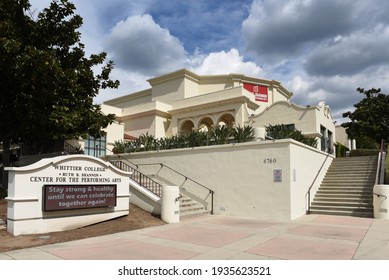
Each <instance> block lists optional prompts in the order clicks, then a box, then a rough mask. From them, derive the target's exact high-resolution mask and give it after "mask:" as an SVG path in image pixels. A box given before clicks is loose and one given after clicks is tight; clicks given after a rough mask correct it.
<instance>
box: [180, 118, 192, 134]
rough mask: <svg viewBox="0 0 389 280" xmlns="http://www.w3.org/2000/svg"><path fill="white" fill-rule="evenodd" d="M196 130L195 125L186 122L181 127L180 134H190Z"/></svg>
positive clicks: (188, 121) (189, 121)
mask: <svg viewBox="0 0 389 280" xmlns="http://www.w3.org/2000/svg"><path fill="white" fill-rule="evenodd" d="M193 128H194V124H193V122H192V121H191V120H186V121H184V122H183V123H182V124H181V126H180V133H183V134H186V133H190V132H191V131H192V130H193Z"/></svg>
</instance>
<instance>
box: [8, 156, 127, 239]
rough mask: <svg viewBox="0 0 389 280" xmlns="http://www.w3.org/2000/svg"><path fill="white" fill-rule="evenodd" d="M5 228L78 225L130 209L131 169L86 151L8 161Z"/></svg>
mask: <svg viewBox="0 0 389 280" xmlns="http://www.w3.org/2000/svg"><path fill="white" fill-rule="evenodd" d="M6 170H8V171H9V184H8V197H6V200H7V201H8V208H7V230H8V232H9V233H11V234H12V235H21V234H36V233H47V232H53V231H63V230H69V229H75V228H79V227H83V226H86V225H90V224H94V223H98V222H102V221H105V220H109V219H113V218H117V217H120V216H125V215H128V214H129V196H130V193H129V181H130V180H129V175H130V173H128V172H124V171H122V170H120V169H117V168H116V167H114V166H113V165H111V164H110V163H107V162H105V161H103V160H101V159H98V158H95V157H91V156H85V155H69V156H59V157H55V158H48V159H42V160H40V161H39V162H37V163H34V164H32V165H29V166H24V167H8V168H6Z"/></svg>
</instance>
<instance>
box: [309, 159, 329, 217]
mask: <svg viewBox="0 0 389 280" xmlns="http://www.w3.org/2000/svg"><path fill="white" fill-rule="evenodd" d="M329 156H330V153H327V156H326V158H325V159H324V161H323V163H322V164H321V166H320V168H319V170H318V171H317V174H316V176H315V178H314V179H313V181H312V184H311V186H310V187H309V188H308V192H307V195H308V209H307V214H309V213H310V211H311V189H312V187H313V185H314V184H315V182H316V180H317V177H319V174H320V173H321V170H322V169H323V167H324V164H325V163H326V161H327V159H328V157H329Z"/></svg>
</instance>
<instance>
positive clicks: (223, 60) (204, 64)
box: [192, 49, 262, 76]
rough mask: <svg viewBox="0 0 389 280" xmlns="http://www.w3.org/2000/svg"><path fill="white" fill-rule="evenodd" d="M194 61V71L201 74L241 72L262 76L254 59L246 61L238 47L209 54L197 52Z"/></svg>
mask: <svg viewBox="0 0 389 280" xmlns="http://www.w3.org/2000/svg"><path fill="white" fill-rule="evenodd" d="M192 61H195V64H197V65H194V67H193V68H192V70H193V71H195V72H197V73H199V74H207V75H212V74H226V73H240V74H246V75H249V76H260V75H261V72H262V71H261V68H260V67H259V66H258V65H256V64H255V63H254V62H252V61H244V58H243V56H241V55H240V54H239V51H238V50H237V49H231V50H229V51H228V52H225V51H221V52H215V53H210V54H208V55H207V56H204V55H201V54H197V55H196V56H195V57H194V58H192Z"/></svg>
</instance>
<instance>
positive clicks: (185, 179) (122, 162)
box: [110, 156, 215, 214]
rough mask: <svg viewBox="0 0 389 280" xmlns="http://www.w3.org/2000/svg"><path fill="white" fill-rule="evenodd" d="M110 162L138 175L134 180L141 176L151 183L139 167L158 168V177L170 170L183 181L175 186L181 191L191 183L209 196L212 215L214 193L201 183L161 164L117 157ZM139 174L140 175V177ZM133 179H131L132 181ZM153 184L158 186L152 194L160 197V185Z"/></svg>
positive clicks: (156, 173)
mask: <svg viewBox="0 0 389 280" xmlns="http://www.w3.org/2000/svg"><path fill="white" fill-rule="evenodd" d="M110 162H111V163H112V164H113V165H115V166H116V167H118V168H119V169H122V168H128V169H122V170H125V171H130V172H133V174H139V175H135V176H134V178H136V177H137V176H138V178H140V177H142V178H143V176H144V177H145V178H143V179H142V180H147V179H146V178H148V179H149V180H150V181H151V182H155V181H154V180H152V179H151V178H149V177H148V176H147V175H145V174H144V173H142V172H140V171H139V170H138V169H139V168H140V167H142V166H143V167H146V166H159V169H158V171H157V172H155V175H158V174H159V173H160V172H161V170H162V169H163V168H165V169H167V170H170V171H171V172H173V173H174V174H176V175H178V176H180V177H181V178H182V179H183V180H182V182H181V183H180V184H177V185H178V186H179V188H180V189H181V190H183V189H184V188H185V186H186V184H187V183H188V182H191V183H193V184H194V185H196V186H198V187H200V188H201V189H203V190H205V191H206V192H207V194H208V195H210V196H211V201H210V206H211V207H210V208H211V209H210V210H211V214H213V213H214V206H213V205H214V194H215V192H214V191H213V190H211V189H210V188H208V187H206V186H204V185H203V184H201V183H199V182H197V181H195V180H193V179H191V178H189V177H187V176H185V175H184V174H182V173H180V172H178V171H176V170H174V169H173V168H171V167H169V166H167V165H165V164H163V163H144V164H136V163H133V162H131V161H130V160H128V159H125V158H122V157H120V156H119V159H118V160H112V161H110ZM126 162H128V163H129V164H127V163H126ZM131 165H132V166H134V167H135V168H134V167H132V166H131ZM140 174H141V175H140ZM134 178H132V179H134ZM134 181H137V180H136V179H134ZM137 182H138V183H139V184H140V185H142V184H141V182H139V181H137ZM149 183H150V182H149ZM155 183H156V184H158V185H156V188H158V190H157V191H154V193H155V194H157V193H156V192H158V194H157V195H158V196H161V189H162V185H161V184H159V183H157V182H155Z"/></svg>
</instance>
